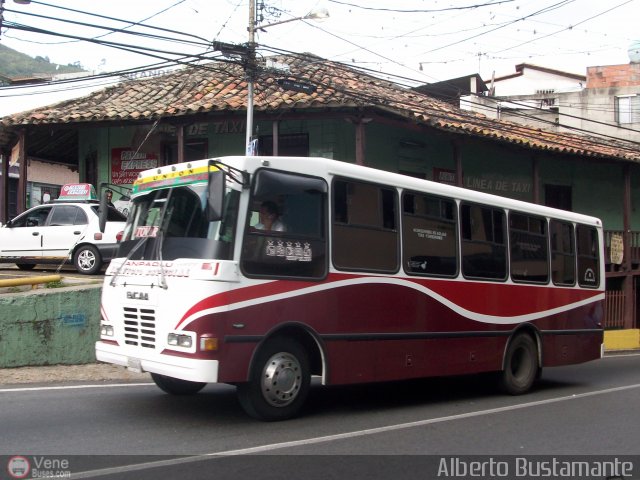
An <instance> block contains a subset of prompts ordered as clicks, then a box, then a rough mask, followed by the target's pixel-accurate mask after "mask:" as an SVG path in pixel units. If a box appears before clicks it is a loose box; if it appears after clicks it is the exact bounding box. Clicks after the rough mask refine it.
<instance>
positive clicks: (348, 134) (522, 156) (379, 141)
mask: <svg viewBox="0 0 640 480" xmlns="http://www.w3.org/2000/svg"><path fill="white" fill-rule="evenodd" d="M194 126H195V127H194ZM194 126H192V127H187V129H186V135H187V139H188V140H189V139H197V138H202V139H206V141H207V144H208V155H209V156H224V155H242V154H243V153H244V141H245V132H244V117H241V116H238V118H235V119H233V118H232V119H231V120H229V119H225V120H220V119H212V121H211V122H210V123H203V122H200V123H198V124H194ZM255 127H256V134H257V135H258V136H262V135H271V134H272V127H273V124H272V122H271V121H260V122H256V124H255ZM149 129H150V125H148V126H137V127H110V128H102V129H100V128H91V129H84V130H82V131H81V132H80V152H79V155H80V174H81V178H82V175H83V173H84V169H85V162H84V161H83V159H84V158H85V157H86V156H88V155H89V154H90V153H91V152H92V151H95V152H97V158H98V165H99V167H98V172H99V180H100V181H101V182H103V181H108V180H109V179H110V172H111V152H112V149H114V148H123V147H127V146H131V145H134V144H136V145H137V144H139V143H140V142H141V141H143V140H144V138H145V136H146V134H147V133H148V132H149ZM279 132H280V135H290V134H308V137H309V154H310V155H311V156H321V157H325V158H333V159H337V160H342V161H346V162H350V163H354V162H355V155H356V153H355V150H356V149H355V146H356V145H355V132H356V129H355V126H354V125H353V124H352V123H350V122H348V121H347V120H345V119H342V118H336V119H328V120H305V119H299V120H282V121H280V122H279ZM365 136H366V152H365V158H366V165H367V166H370V167H373V168H379V169H382V170H387V171H392V172H404V173H409V174H413V175H417V176H422V177H423V178H427V179H430V180H434V179H435V180H437V179H436V178H434V175H444V176H447V175H455V158H454V149H453V144H452V139H453V138H454V137H453V136H451V135H448V134H444V133H441V132H437V131H435V130H433V131H431V132H426V133H421V132H416V131H413V130H411V129H402V128H399V127H393V126H389V125H385V124H381V123H376V122H371V123H368V124H366V126H365ZM175 140H176V138H175V129H173V130H172V127H168V126H164V127H162V126H159V127H157V128H156V129H155V130H154V132H153V134H152V135H151V136H149V138H147V140H146V141H145V143H144V145H145V146H144V149H146V150H147V151H148V152H155V154H156V155H158V157H159V158H161V155H162V149H163V145H164V144H166V143H167V142H169V143H170V142H172V141H173V142H174V141H175ZM458 140H459V143H460V147H459V151H460V155H461V158H462V167H463V178H464V185H465V186H466V187H467V188H471V189H474V190H479V191H485V192H488V193H494V194H498V195H503V196H507V197H510V198H516V199H520V200H525V201H533V199H534V192H533V178H532V175H533V158H534V156H535V158H537V161H538V166H539V173H540V185H539V187H540V192H539V197H540V201H541V202H542V203H544V201H545V198H544V194H545V185H547V184H549V185H561V186H568V187H571V193H572V206H573V210H574V211H576V212H581V213H586V214H589V215H594V216H597V217H600V218H601V219H602V220H603V222H604V225H605V229H609V230H619V229H622V225H623V219H622V208H623V203H622V202H623V169H622V167H621V166H617V165H615V164H613V163H611V164H609V163H598V162H595V161H592V160H586V161H581V160H580V159H574V158H572V157H568V156H558V155H551V154H545V153H544V152H534V151H532V150H529V149H526V148H522V149H519V148H518V147H516V146H512V145H501V144H498V143H493V142H488V141H486V140H482V139H474V138H473V137H458ZM631 177H632V181H631V183H632V206H633V209H632V217H631V221H632V229H634V230H640V211H639V210H638V209H637V208H635V206H636V205H640V166H633V167H632V168H631Z"/></svg>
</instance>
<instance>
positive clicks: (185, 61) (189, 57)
mask: <svg viewBox="0 0 640 480" xmlns="http://www.w3.org/2000/svg"><path fill="white" fill-rule="evenodd" d="M38 3H42V2H38ZM561 3H563V2H561ZM556 5H558V4H556ZM59 20H60V21H65V20H61V19H59ZM119 21H122V22H127V21H126V20H119ZM127 23H131V22H127ZM304 23H307V24H308V25H311V24H309V23H308V22H304ZM9 26H10V28H17V29H20V28H23V29H25V30H28V31H37V32H38V33H44V34H47V35H54V36H55V35H60V36H67V37H71V38H76V39H78V40H83V41H93V42H94V43H98V44H101V45H105V46H108V47H112V48H120V49H124V50H127V51H133V52H134V53H139V54H143V55H147V56H151V57H154V58H158V59H163V60H164V61H166V62H175V64H178V65H185V66H195V67H196V68H204V67H203V66H201V65H194V63H193V62H195V61H202V60H208V61H211V60H216V61H223V62H228V63H230V64H236V65H242V61H239V60H226V59H222V58H213V59H212V58H210V57H205V56H203V55H198V54H183V55H184V56H183V57H182V59H181V60H177V59H173V58H166V57H162V56H161V55H158V54H169V55H180V54H181V52H171V51H166V50H160V49H152V48H146V47H139V46H133V45H127V44H123V43H120V42H109V41H100V40H97V39H87V38H86V37H78V36H69V35H62V34H58V33H57V32H51V31H47V30H41V29H34V28H32V27H26V26H20V25H17V24H13V23H11V22H9ZM142 26H145V27H146V25H142ZM311 26H314V27H315V25H311ZM100 27H101V28H103V29H107V30H114V31H117V32H120V31H121V30H122V29H109V28H108V27H104V26H100ZM149 28H156V27H149ZM161 30H164V31H167V30H168V29H161ZM321 30H322V29H321ZM171 32H172V33H177V34H179V35H189V34H183V33H182V32H176V31H171ZM123 33H131V34H136V35H137V34H138V32H123ZM190 36H191V37H195V38H197V39H199V40H205V41H206V39H202V38H201V37H197V36H193V35H190ZM150 38H157V39H162V40H169V41H175V40H176V39H173V38H167V37H161V36H156V35H152V36H150ZM178 43H189V42H186V41H183V40H180V41H179V42H178ZM193 43H194V44H195V43H196V42H193ZM350 43H352V42H350ZM354 45H355V44H354ZM198 46H202V44H198ZM356 46H357V45H356ZM151 52H155V53H151ZM290 53H292V52H290ZM293 53H295V52H293ZM371 53H375V52H371ZM383 58H384V57H383ZM389 60H390V59H389ZM313 61H318V58H317V57H314V58H313ZM332 63H334V64H339V62H332ZM343 68H345V69H348V70H351V69H353V67H348V66H346V65H345V66H344V67H343ZM363 70H366V69H363ZM375 73H377V74H379V72H375ZM392 76H393V75H392ZM307 80H308V79H307ZM413 81H415V80H414V79H413ZM329 87H330V88H336V87H335V86H329ZM353 93H354V92H350V94H352V95H353ZM357 93H359V94H360V96H361V98H363V99H365V98H366V100H367V101H368V102H374V100H376V99H375V97H371V96H362V92H357ZM485 98H487V97H485ZM377 101H378V102H381V104H384V103H385V102H384V100H383V99H377ZM415 106H416V107H420V106H422V105H419V104H416V105H415ZM443 118H446V116H443ZM576 118H579V117H576ZM536 119H537V118H536ZM476 120H477V119H476ZM583 120H588V119H583ZM480 123H482V122H480ZM491 124H492V125H493V126H495V125H494V124H495V122H492V123H491ZM554 125H556V126H557V124H554ZM566 128H571V127H568V126H567V127H566ZM575 130H578V129H575ZM582 131H584V132H587V133H591V134H594V135H597V133H596V132H591V131H588V130H582ZM611 138H614V139H615V140H618V141H626V140H625V139H620V138H617V137H611ZM632 143H637V142H632Z"/></svg>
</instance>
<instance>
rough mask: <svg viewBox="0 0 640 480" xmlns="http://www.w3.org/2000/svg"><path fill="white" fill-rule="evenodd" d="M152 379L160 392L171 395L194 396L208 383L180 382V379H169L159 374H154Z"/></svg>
mask: <svg viewBox="0 0 640 480" xmlns="http://www.w3.org/2000/svg"><path fill="white" fill-rule="evenodd" d="M151 378H152V379H153V381H154V382H155V383H156V385H157V386H158V387H159V388H160V390H162V391H163V392H166V393H170V394H171V395H194V394H196V393H198V392H199V391H200V390H202V389H203V388H204V387H205V385H206V383H201V382H190V381H189V380H180V379H179V378H173V377H167V376H166V375H160V374H159V373H152V374H151Z"/></svg>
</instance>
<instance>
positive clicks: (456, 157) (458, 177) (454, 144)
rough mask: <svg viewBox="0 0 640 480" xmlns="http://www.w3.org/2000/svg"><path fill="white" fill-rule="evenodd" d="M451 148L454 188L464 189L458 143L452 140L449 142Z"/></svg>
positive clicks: (460, 152) (460, 151)
mask: <svg viewBox="0 0 640 480" xmlns="http://www.w3.org/2000/svg"><path fill="white" fill-rule="evenodd" d="M451 146H452V147H453V161H454V162H455V165H456V186H458V187H464V178H463V176H462V150H461V149H460V142H458V140H453V141H452V142H451Z"/></svg>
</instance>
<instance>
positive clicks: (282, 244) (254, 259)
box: [240, 169, 328, 278]
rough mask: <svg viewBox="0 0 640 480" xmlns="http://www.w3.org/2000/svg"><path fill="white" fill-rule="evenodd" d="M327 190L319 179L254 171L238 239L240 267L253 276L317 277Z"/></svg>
mask: <svg viewBox="0 0 640 480" xmlns="http://www.w3.org/2000/svg"><path fill="white" fill-rule="evenodd" d="M327 190H328V188H327V184H326V183H325V181H324V180H323V179H320V178H315V177H307V176H304V175H298V174H291V173H285V172H280V171H275V170H266V169H264V170H259V171H258V172H257V173H256V174H255V178H254V181H253V184H252V193H251V199H250V204H249V212H248V220H247V228H246V232H245V235H244V241H243V244H242V257H241V261H240V264H241V268H242V270H243V272H244V273H245V274H247V275H248V276H256V277H267V276H268V277H294V278H323V277H324V276H325V275H326V273H327V254H326V251H327V245H326V235H325V231H326V203H327ZM267 207H268V208H267ZM267 215H268V216H269V218H267ZM261 217H262V218H261Z"/></svg>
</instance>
